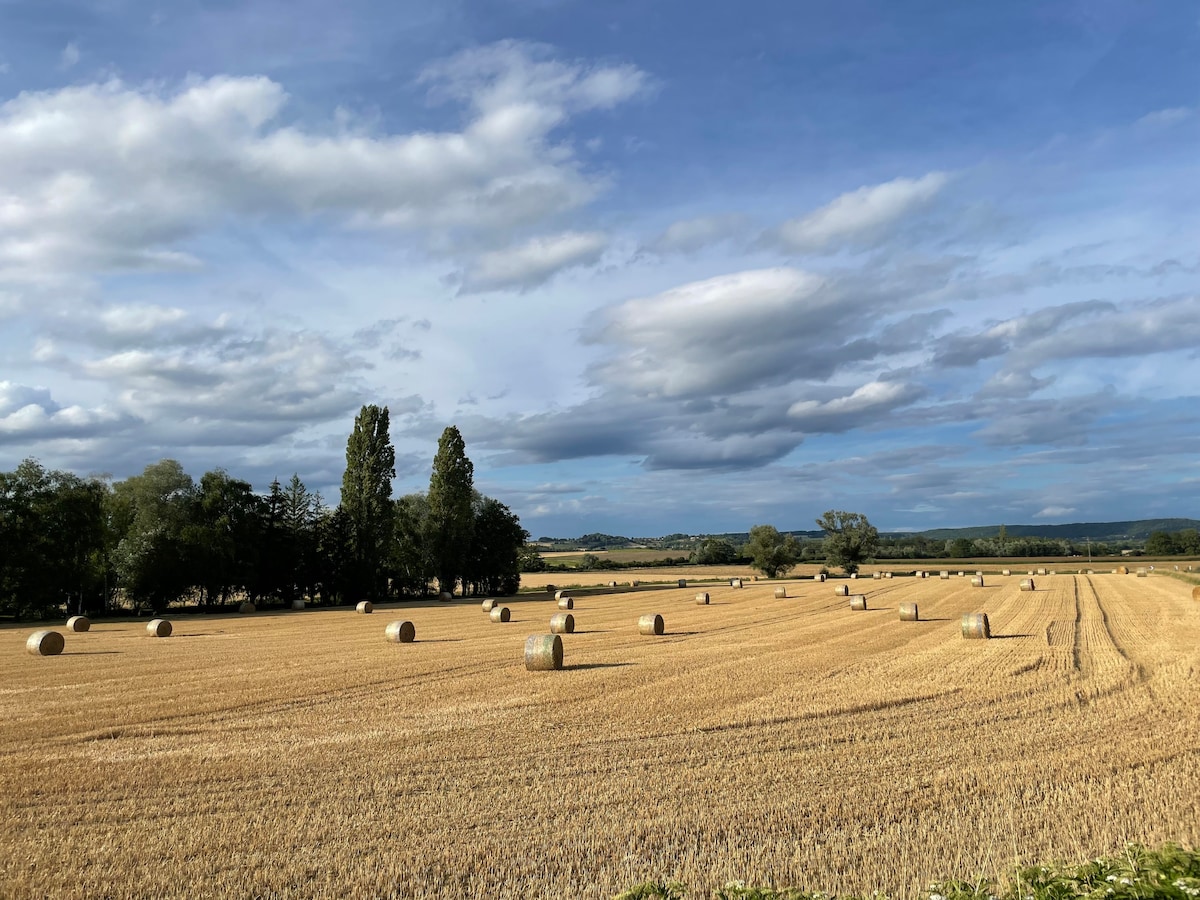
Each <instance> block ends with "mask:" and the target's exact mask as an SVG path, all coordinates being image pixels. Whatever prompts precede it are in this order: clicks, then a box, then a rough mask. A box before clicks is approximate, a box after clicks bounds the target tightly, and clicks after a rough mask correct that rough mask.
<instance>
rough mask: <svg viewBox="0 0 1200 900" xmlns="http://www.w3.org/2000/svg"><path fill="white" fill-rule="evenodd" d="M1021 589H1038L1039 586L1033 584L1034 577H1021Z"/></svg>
mask: <svg viewBox="0 0 1200 900" xmlns="http://www.w3.org/2000/svg"><path fill="white" fill-rule="evenodd" d="M1021 590H1023V591H1036V590H1037V588H1036V587H1035V586H1034V584H1033V579H1032V578H1022V579H1021Z"/></svg>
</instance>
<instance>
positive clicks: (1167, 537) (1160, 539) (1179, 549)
mask: <svg viewBox="0 0 1200 900" xmlns="http://www.w3.org/2000/svg"><path fill="white" fill-rule="evenodd" d="M1146 555H1147V556H1200V531H1197V530H1196V529H1195V528H1185V529H1183V531H1175V532H1169V531H1152V532H1150V537H1148V538H1147V539H1146Z"/></svg>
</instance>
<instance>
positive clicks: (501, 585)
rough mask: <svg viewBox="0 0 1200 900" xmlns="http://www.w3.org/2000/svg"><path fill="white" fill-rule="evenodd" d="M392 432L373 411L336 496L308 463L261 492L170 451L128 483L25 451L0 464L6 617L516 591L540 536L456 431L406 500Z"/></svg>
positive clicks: (354, 440) (1, 585) (0, 573)
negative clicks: (309, 477) (529, 549)
mask: <svg viewBox="0 0 1200 900" xmlns="http://www.w3.org/2000/svg"><path fill="white" fill-rule="evenodd" d="M388 429H389V420H388V410H387V407H379V406H364V407H362V410H361V411H360V412H359V414H358V416H357V417H356V418H355V422H354V430H353V432H352V433H351V434H350V436H349V438H348V440H347V444H346V469H345V473H344V475H343V478H342V495H341V502H340V503H339V504H338V505H337V506H335V507H329V506H327V505H326V504H325V502H324V500H323V498H322V497H321V495H320V493H318V492H314V491H310V490H309V489H308V488H307V486H306V485H305V484H304V482H303V481H301V479H300V478H299V476H298V475H292V477H291V479H290V480H289V481H287V482H286V483H283V484H281V483H280V482H279V481H278V480H275V481H273V482H272V483H271V485H270V487H269V489H268V490H267V492H266V493H265V494H259V493H255V491H254V490H253V488H252V486H251V485H250V483H249V482H247V481H244V480H242V479H238V478H235V477H233V476H231V475H229V473H227V472H226V471H224V470H223V469H219V468H218V469H214V470H212V471H209V472H206V473H204V475H202V476H201V478H200V480H199V482H196V481H195V480H193V478H192V477H191V476H190V475H188V474H187V473H186V472H185V471H184V469H183V467H182V466H181V465H180V464H179V463H178V462H177V461H175V460H173V459H163V460H160V461H159V462H156V463H152V464H151V465H148V466H146V468H145V469H144V470H143V471H142V473H141V474H140V475H134V476H131V477H129V478H126V479H124V480H123V481H118V482H110V481H109V480H108V479H104V478H96V477H92V478H82V477H80V476H78V475H75V474H72V473H70V472H63V471H56V470H48V469H46V468H44V467H43V466H42V465H41V464H40V463H39V462H38V461H37V460H34V459H26V460H25V461H23V462H22V463H21V464H20V465H18V466H17V467H16V469H15V470H14V471H11V472H0V615H4V616H14V617H17V618H24V619H31V618H43V617H50V616H55V615H70V614H88V615H103V614H104V613H106V612H115V611H118V610H128V609H137V610H145V611H153V612H161V611H163V610H165V609H166V608H167V607H168V605H170V604H173V603H179V602H185V603H189V604H194V605H195V606H196V608H198V609H200V610H210V611H211V610H217V609H221V608H223V607H225V606H227V605H230V604H232V603H235V602H241V601H242V600H243V599H245V600H250V601H252V602H254V603H258V604H265V605H272V604H276V605H284V606H286V605H290V604H291V603H292V602H293V601H296V600H306V601H308V602H312V603H316V604H324V605H337V604H343V603H353V602H357V601H358V600H361V599H371V600H380V599H387V598H398V597H401V596H420V595H423V594H426V593H428V592H429V591H430V590H431V589H432V588H433V586H434V585H435V584H436V587H437V590H439V591H449V592H455V591H459V592H461V593H462V594H464V595H479V594H508V593H515V592H516V590H517V588H518V587H519V585H520V563H519V554H520V551H521V549H522V547H523V545H524V543H525V540H526V538H527V537H528V534H527V533H526V532H525V530H524V529H523V528H522V527H521V523H520V520H519V518H518V517H517V516H516V514H514V513H513V512H512V511H511V510H510V509H509V508H508V507H507V506H506V505H505V504H503V503H501V502H499V501H498V500H495V499H492V498H490V497H486V496H484V495H483V494H481V493H479V492H478V491H477V490H475V487H474V467H473V465H472V463H471V461H470V459H468V458H467V455H466V450H465V445H464V442H463V438H462V435H461V434H460V433H459V431H458V429H457V428H455V427H454V426H450V427H448V428H446V429H445V431H444V432H443V433H442V436H441V439H440V440H439V441H438V450H437V454H436V455H435V457H434V461H433V473H432V475H431V477H430V482H429V490H428V492H427V493H414V494H408V495H405V496H402V497H399V498H395V499H393V498H392V479H393V478H394V477H395V451H394V449H393V448H392V445H391V441H390V438H389V434H388Z"/></svg>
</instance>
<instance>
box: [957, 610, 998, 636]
mask: <svg viewBox="0 0 1200 900" xmlns="http://www.w3.org/2000/svg"><path fill="white" fill-rule="evenodd" d="M962 636H963V637H965V638H980V639H982V640H987V639H988V638H990V637H991V636H992V630H991V628H990V627H989V626H988V617H987V613H963V617H962Z"/></svg>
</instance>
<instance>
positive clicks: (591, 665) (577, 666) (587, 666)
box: [563, 662, 633, 672]
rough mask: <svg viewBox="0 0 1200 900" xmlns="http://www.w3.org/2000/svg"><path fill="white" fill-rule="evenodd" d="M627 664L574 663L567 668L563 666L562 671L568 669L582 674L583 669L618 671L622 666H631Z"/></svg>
mask: <svg viewBox="0 0 1200 900" xmlns="http://www.w3.org/2000/svg"><path fill="white" fill-rule="evenodd" d="M632 665H633V663H629V662H599V663H574V664H572V665H569V666H563V668H564V669H569V670H570V671H572V672H582V671H584V670H585V669H620V668H623V667H624V666H632Z"/></svg>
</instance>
